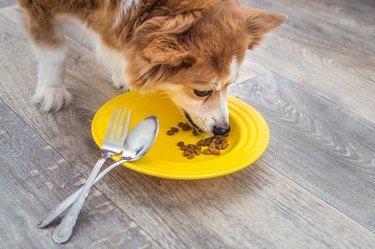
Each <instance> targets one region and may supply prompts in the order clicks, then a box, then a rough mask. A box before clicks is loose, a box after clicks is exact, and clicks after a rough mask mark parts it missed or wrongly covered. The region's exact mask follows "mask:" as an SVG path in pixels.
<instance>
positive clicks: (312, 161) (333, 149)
mask: <svg viewBox="0 0 375 249" xmlns="http://www.w3.org/2000/svg"><path fill="white" fill-rule="evenodd" d="M230 92H231V93H232V94H234V95H235V96H238V97H239V98H241V99H244V100H245V101H246V102H248V103H249V104H251V105H253V106H254V107H255V108H257V109H258V110H260V111H261V112H262V114H264V115H265V117H266V119H267V121H268V123H269V125H270V129H271V142H270V146H269V149H268V151H267V153H266V154H265V155H264V156H263V159H262V161H264V162H266V163H267V164H269V165H271V166H272V167H273V168H275V169H277V170H278V171H279V172H281V173H282V174H284V175H286V176H288V177H289V178H291V179H292V180H293V181H295V182H297V183H298V184H300V185H301V186H303V187H304V188H306V189H308V190H309V191H311V192H312V193H314V194H315V195H317V196H319V197H320V198H322V199H323V200H325V201H326V202H327V203H329V204H331V205H332V206H334V207H336V208H338V209H339V210H341V211H342V212H344V213H346V214H348V215H349V216H350V217H352V218H353V219H355V220H357V221H358V222H360V223H361V224H363V225H364V226H366V227H367V228H369V229H371V230H372V231H375V201H374V196H375V181H374V179H375V125H374V124H372V123H370V122H368V121H366V120H364V119H362V118H360V117H358V116H356V115H354V114H352V113H349V112H347V111H346V110H344V109H342V108H340V107H338V106H337V105H335V104H332V103H331V102H329V101H326V100H325V99H323V98H319V97H317V96H314V95H313V94H311V93H309V92H307V91H305V90H303V89H302V88H301V87H299V86H298V84H296V83H293V82H291V81H290V80H288V79H286V78H283V77H281V76H278V75H276V74H268V75H263V76H260V77H258V78H256V79H253V80H250V81H246V82H244V83H242V84H239V85H236V86H235V87H233V88H231V91H230Z"/></svg>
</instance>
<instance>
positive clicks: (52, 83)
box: [33, 45, 72, 112]
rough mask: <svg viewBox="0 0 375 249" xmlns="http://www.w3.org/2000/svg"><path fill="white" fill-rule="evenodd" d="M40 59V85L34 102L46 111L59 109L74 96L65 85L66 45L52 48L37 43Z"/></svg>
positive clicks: (36, 51) (36, 47) (37, 52)
mask: <svg viewBox="0 0 375 249" xmlns="http://www.w3.org/2000/svg"><path fill="white" fill-rule="evenodd" d="M34 48H35V54H36V57H37V59H38V63H39V64H38V86H37V88H36V91H35V94H34V96H33V102H34V103H38V104H40V105H41V109H42V110H43V111H45V112H49V111H51V110H53V111H57V110H59V109H61V107H63V105H64V104H69V103H70V101H71V99H72V96H71V95H70V93H69V92H68V91H67V90H66V88H65V85H64V74H65V57H66V50H67V48H66V46H63V47H61V48H56V49H51V48H45V47H40V46H37V45H35V46H34Z"/></svg>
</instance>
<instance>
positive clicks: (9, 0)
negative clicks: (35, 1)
mask: <svg viewBox="0 0 375 249" xmlns="http://www.w3.org/2000/svg"><path fill="white" fill-rule="evenodd" d="M16 3H17V1H16V0H0V8H4V7H7V6H10V5H13V4H16Z"/></svg>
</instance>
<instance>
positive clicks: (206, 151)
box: [202, 149, 211, 155]
mask: <svg viewBox="0 0 375 249" xmlns="http://www.w3.org/2000/svg"><path fill="white" fill-rule="evenodd" d="M202 153H203V154H205V155H211V151H210V150H209V149H205V150H203V152H202Z"/></svg>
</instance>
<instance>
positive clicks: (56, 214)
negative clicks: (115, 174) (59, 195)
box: [37, 160, 127, 228]
mask: <svg viewBox="0 0 375 249" xmlns="http://www.w3.org/2000/svg"><path fill="white" fill-rule="evenodd" d="M126 161H127V160H119V161H117V162H115V163H113V164H111V165H110V166H109V167H108V168H106V169H105V170H103V171H102V172H101V173H100V174H99V175H98V176H97V177H96V178H95V181H94V185H95V184H96V183H97V182H98V181H99V180H100V179H102V178H103V177H104V176H105V175H106V174H108V173H109V172H110V171H111V170H112V169H114V168H115V167H117V166H118V165H120V164H123V163H124V162H126ZM82 189H83V186H82V187H81V188H80V189H78V190H77V191H75V192H74V193H73V194H71V195H70V196H69V197H68V198H66V199H65V200H64V201H62V202H61V203H60V204H59V205H57V206H56V207H55V208H54V209H52V210H51V211H49V213H48V214H47V215H46V216H45V217H44V218H43V219H42V220H41V221H40V222H39V224H38V225H37V227H38V228H45V227H47V226H48V225H49V224H51V222H52V221H54V220H55V219H56V218H57V217H59V215H60V214H62V213H63V212H64V211H65V210H66V209H67V208H68V207H70V205H72V204H73V202H74V201H75V200H76V199H77V197H78V195H79V193H80V192H81V191H82Z"/></svg>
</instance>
